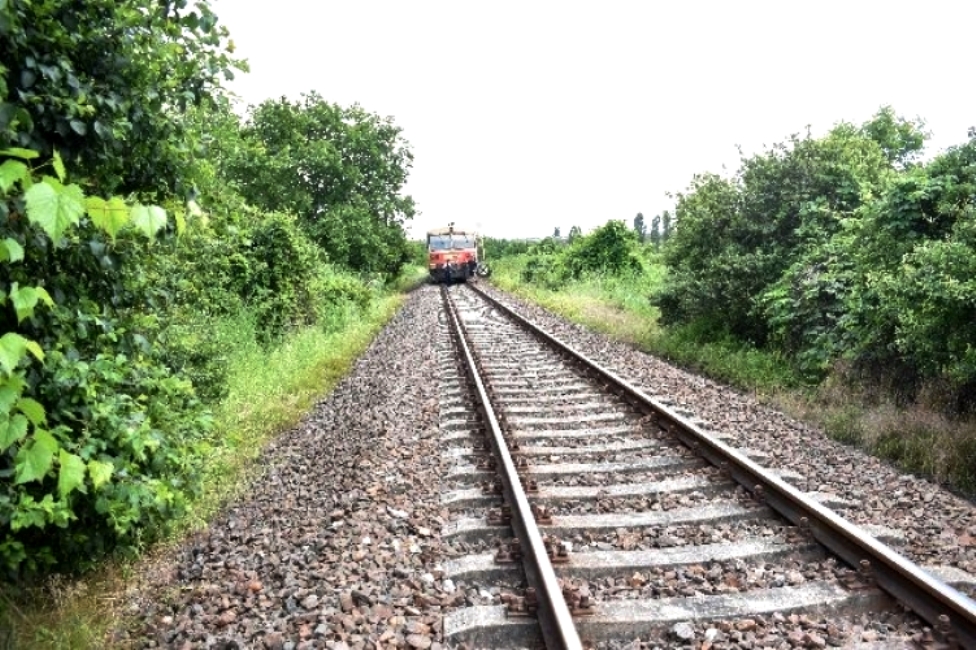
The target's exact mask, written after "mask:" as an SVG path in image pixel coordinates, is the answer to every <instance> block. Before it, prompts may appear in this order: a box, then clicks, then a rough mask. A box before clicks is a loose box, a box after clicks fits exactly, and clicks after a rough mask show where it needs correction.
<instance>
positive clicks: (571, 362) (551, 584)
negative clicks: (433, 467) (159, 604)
mask: <svg viewBox="0 0 976 650" xmlns="http://www.w3.org/2000/svg"><path fill="white" fill-rule="evenodd" d="M443 299H444V312H443V314H442V318H443V321H444V324H445V326H446V327H447V328H448V329H449V331H450V332H451V338H450V339H445V340H444V341H442V342H441V343H440V346H441V347H440V352H439V353H440V356H441V358H440V362H441V364H440V365H441V367H442V368H443V369H444V370H443V372H442V375H441V377H440V378H439V381H440V387H441V416H440V417H441V429H442V432H443V443H444V452H443V453H445V454H446V455H448V456H449V457H450V458H451V459H452V460H453V461H454V465H453V470H452V473H451V474H450V476H448V477H447V481H448V482H449V485H450V487H451V490H450V491H449V492H447V493H445V495H444V497H443V505H444V507H445V508H446V509H447V510H448V511H449V512H450V513H451V516H450V521H449V522H448V524H447V525H446V526H445V528H444V530H443V531H442V539H443V540H444V543H445V545H446V547H447V548H448V549H450V550H451V552H452V555H453V557H452V558H451V559H450V560H449V561H447V562H445V563H444V565H443V566H442V567H441V568H440V569H439V570H440V571H442V572H443V577H444V578H445V579H446V580H447V584H448V585H449V586H450V588H456V589H462V590H465V591H466V593H467V598H466V603H467V606H466V607H463V608H460V609H457V610H453V611H450V612H448V613H447V614H446V615H445V617H444V622H443V625H444V637H445V639H446V640H447V641H448V643H450V644H454V645H457V646H466V647H472V648H474V647H478V648H482V647H485V648H503V647H546V648H583V647H599V648H618V647H619V648H623V647H627V648H642V647H702V648H711V647H783V648H793V647H824V646H839V647H871V648H873V647H931V648H937V647H976V603H974V602H973V601H972V600H970V599H969V598H968V597H966V596H965V595H964V594H962V593H961V592H959V591H957V590H956V589H954V588H953V587H951V586H949V585H947V584H946V583H945V582H942V581H941V580H940V579H939V578H938V577H937V576H935V575H933V574H932V573H931V571H929V570H925V569H923V568H921V567H919V566H917V565H914V564H912V563H911V562H909V561H908V560H906V559H905V558H903V557H901V556H900V555H898V554H897V553H896V552H895V551H893V550H891V548H890V547H889V546H887V545H886V544H885V542H890V543H893V544H897V541H898V540H897V535H896V534H895V533H894V531H888V530H885V529H880V528H879V529H871V530H868V529H865V528H858V527H856V526H854V525H852V524H850V523H848V522H847V521H845V520H844V519H843V518H842V517H840V516H838V514H836V512H835V510H834V509H833V508H832V507H831V506H833V507H836V508H838V509H842V508H843V507H844V506H845V505H847V504H843V503H831V502H830V501H828V500H825V499H823V498H822V497H821V496H820V495H816V494H812V495H811V494H805V493H802V492H800V491H799V490H797V489H795V488H793V487H792V486H791V485H790V482H791V481H792V480H794V479H795V478H796V475H795V474H792V473H791V472H783V471H780V472H772V471H770V470H766V469H763V468H762V467H761V466H760V465H759V464H758V463H756V462H754V460H753V459H750V458H749V456H748V455H747V454H745V453H742V452H740V451H736V450H734V449H732V448H730V447H728V446H726V445H725V444H724V443H723V442H722V441H721V439H720V438H719V437H717V436H716V435H714V434H709V433H706V432H705V431H703V430H702V429H701V428H700V427H698V426H697V425H696V424H695V423H694V422H693V421H692V420H691V419H689V418H688V417H687V416H686V415H687V414H685V415H683V414H680V413H677V412H674V411H673V410H671V409H669V408H668V407H667V406H665V405H664V404H661V403H660V402H657V401H655V400H653V399H651V398H650V397H648V396H647V395H645V394H643V393H642V392H641V391H640V390H638V389H636V388H635V387H633V386H632V385H630V384H628V383H627V382H626V381H624V380H622V379H620V378H619V377H616V376H615V375H613V374H612V373H610V372H609V371H607V370H605V369H603V368H601V367H600V366H598V365H596V364H594V363H592V362H590V361H589V360H587V359H585V358H584V357H582V356H581V355H578V354H576V353H575V352H574V351H572V350H571V349H570V348H569V347H568V346H566V345H565V344H563V343H562V342H560V341H558V340H556V339H554V338H553V337H551V336H550V335H548V334H546V333H545V332H542V331H541V330H539V329H538V328H535V327H534V326H533V325H532V324H531V323H528V322H527V321H524V320H520V317H519V316H518V315H517V314H514V313H513V312H511V310H510V309H508V308H507V307H505V306H504V305H501V304H499V303H496V302H494V301H492V300H491V299H490V298H489V297H488V296H487V295H485V294H483V293H482V292H480V291H478V290H477V289H475V288H472V287H467V286H461V287H454V288H450V289H447V288H445V289H444V290H443ZM797 470H800V471H802V468H797ZM944 577H945V576H944ZM947 577H948V578H949V579H956V580H959V581H962V582H965V581H966V580H967V579H968V578H966V577H959V576H947ZM908 610H911V611H908Z"/></svg>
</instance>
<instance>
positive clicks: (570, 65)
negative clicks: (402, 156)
mask: <svg viewBox="0 0 976 650" xmlns="http://www.w3.org/2000/svg"><path fill="white" fill-rule="evenodd" d="M214 9H215V11H216V13H217V15H218V16H219V17H220V21H221V22H222V23H223V24H225V25H226V26H227V27H228V28H229V29H230V31H231V36H232V38H233V40H234V42H235V44H236V46H237V52H236V53H237V55H239V56H243V57H245V58H247V59H248V60H249V62H250V66H251V72H250V74H248V75H241V76H240V77H239V78H238V80H237V81H235V82H234V83H233V84H232V85H231V89H232V90H233V91H234V92H236V93H237V94H238V95H240V97H241V98H242V99H243V101H244V102H246V103H248V104H253V103H258V102H260V101H262V100H264V99H268V98H273V97H280V96H282V95H286V96H288V97H290V98H297V97H298V96H299V95H300V93H302V92H306V91H310V90H317V91H318V92H319V93H320V94H321V95H322V96H323V97H324V98H325V99H327V100H328V101H332V102H336V103H339V104H343V105H349V104H352V103H354V102H358V103H359V104H361V105H362V106H363V107H364V108H366V109H367V110H370V111H372V112H375V113H379V114H381V115H392V116H393V117H394V118H395V121H396V123H397V124H398V125H400V126H401V127H402V128H403V129H404V136H405V137H406V139H407V140H409V142H410V143H411V145H412V148H413V153H414V156H415V160H414V167H413V170H412V172H411V177H410V180H409V182H408V184H407V188H406V192H407V193H409V194H412V195H413V197H414V199H415V200H416V201H417V204H418V207H419V209H420V211H421V214H420V215H418V216H417V217H416V218H415V219H414V221H413V223H412V224H411V226H410V228H411V230H412V232H413V234H414V235H415V236H422V234H423V232H424V231H425V230H427V229H428V228H431V227H438V226H443V225H445V224H446V223H447V222H449V221H455V222H457V223H458V224H459V225H474V226H476V227H478V228H480V229H481V230H482V231H484V232H485V233H486V234H488V235H491V236H496V237H540V236H545V235H549V234H551V233H552V231H553V228H554V227H556V226H559V227H560V228H561V229H562V232H563V234H564V235H565V234H566V233H567V232H568V231H569V228H570V226H573V225H578V226H580V227H582V229H583V230H584V232H585V231H588V230H590V229H592V228H593V227H596V226H598V225H601V224H603V223H605V222H606V221H607V220H608V219H624V220H626V221H627V222H628V223H630V222H631V221H632V220H633V217H634V215H635V214H637V212H643V213H644V216H645V218H646V219H647V220H648V222H649V221H650V218H651V216H652V215H653V214H656V213H658V212H660V211H662V210H664V209H666V208H670V207H671V206H672V204H673V201H672V200H670V199H669V198H668V197H667V196H666V192H669V191H671V192H674V191H680V190H682V189H684V188H686V187H687V186H688V183H689V181H690V180H691V177H692V175H693V174H695V173H698V172H703V171H715V172H721V171H722V166H723V165H725V166H726V167H727V171H729V172H731V171H733V170H734V169H735V168H736V167H737V164H738V153H737V151H736V145H742V146H743V147H744V149H745V151H746V152H755V151H758V150H761V149H762V147H763V145H765V144H771V143H773V142H777V141H781V140H783V139H784V138H785V137H786V136H788V135H789V134H790V133H794V132H802V131H803V130H804V129H805V127H806V125H811V126H812V127H813V129H814V132H815V133H822V132H824V131H825V130H827V129H828V128H829V127H830V126H831V125H833V124H834V123H835V122H837V121H841V120H847V121H851V122H855V123H860V122H863V121H865V120H867V119H868V118H869V117H870V116H871V115H872V114H873V113H874V112H875V111H876V110H877V109H878V108H879V107H880V106H882V105H884V104H891V105H892V106H893V107H894V108H895V110H896V111H897V112H898V113H899V114H901V115H904V116H908V117H915V116H921V117H922V118H923V119H925V121H926V123H927V127H928V129H929V130H930V131H932V134H933V138H932V140H931V141H930V145H929V151H930V152H932V151H937V150H941V149H943V148H945V147H946V146H949V145H952V144H958V143H961V142H963V141H964V140H965V138H966V129H967V128H968V127H969V126H973V125H976V87H974V85H973V74H976V67H974V66H973V61H974V60H976V54H974V50H973V42H974V40H973V25H974V24H976V2H972V1H971V0H954V1H942V0H929V1H928V2H911V3H908V2H873V1H872V2H868V1H866V0H861V1H859V0H847V1H846V2H838V1H834V0H820V1H817V2H803V3H800V2H795V1H794V2H789V1H785V0H782V1H779V2H751V1H750V2H687V1H686V2H681V1H679V0H675V1H671V2H651V1H650V0H645V1H642V2H638V1H636V0H635V1H630V2H618V1H611V0H604V1H603V2H600V3H597V2H588V3H582V2H573V1H571V0H564V1H562V2H550V1H545V2H543V1H532V0H523V1H522V2H512V1H509V0H493V1H492V2H480V3H474V2H465V1H461V0H455V1H454V2H447V1H443V2H433V1H425V0H422V1H407V0H345V1H342V2H312V1H308V0H306V1H304V2H303V1H300V0H275V1H273V2H256V1H253V0H216V2H215V4H214Z"/></svg>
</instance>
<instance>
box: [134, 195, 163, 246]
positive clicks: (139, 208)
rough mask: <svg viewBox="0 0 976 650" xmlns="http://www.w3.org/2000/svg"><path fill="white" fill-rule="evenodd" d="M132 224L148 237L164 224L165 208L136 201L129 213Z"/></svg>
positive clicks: (153, 234)
mask: <svg viewBox="0 0 976 650" xmlns="http://www.w3.org/2000/svg"><path fill="white" fill-rule="evenodd" d="M130 219H132V224H133V225H134V226H135V227H136V228H138V229H139V230H140V231H141V232H142V234H144V235H145V236H146V237H149V238H150V239H151V238H152V237H154V236H155V235H156V233H157V232H159V230H160V229H161V228H162V227H163V226H165V225H166V210H164V209H162V208H161V207H159V206H158V205H148V206H147V205H142V204H141V203H136V204H135V205H134V206H132V212H131V213H130Z"/></svg>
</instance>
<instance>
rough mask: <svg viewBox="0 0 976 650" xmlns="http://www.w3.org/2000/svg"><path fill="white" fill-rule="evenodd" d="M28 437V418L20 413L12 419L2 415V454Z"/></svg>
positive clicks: (0, 439)
mask: <svg viewBox="0 0 976 650" xmlns="http://www.w3.org/2000/svg"><path fill="white" fill-rule="evenodd" d="M26 435H27V418H25V417H24V416H23V415H20V414H19V413H18V414H17V415H15V416H13V417H12V418H10V419H6V418H4V417H3V416H2V415H0V454H2V453H3V452H5V451H7V448H8V447H10V445H12V444H14V443H15V442H20V441H21V440H23V439H24V436H26Z"/></svg>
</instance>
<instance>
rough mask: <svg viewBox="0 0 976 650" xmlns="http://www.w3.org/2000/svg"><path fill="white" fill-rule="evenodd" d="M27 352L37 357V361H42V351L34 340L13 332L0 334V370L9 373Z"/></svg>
mask: <svg viewBox="0 0 976 650" xmlns="http://www.w3.org/2000/svg"><path fill="white" fill-rule="evenodd" d="M27 352H30V353H31V354H33V355H34V356H35V357H37V359H38V361H44V351H43V350H41V346H39V345H38V344H37V343H36V342H34V341H31V340H29V339H25V338H24V337H23V336H21V335H20V334H17V333H15V332H7V333H6V334H4V335H3V336H0V370H3V371H5V372H6V373H7V374H8V375H9V374H10V373H12V372H13V371H14V368H16V367H17V364H18V363H20V360H21V359H22V358H23V357H24V355H25V354H26V353H27Z"/></svg>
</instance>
